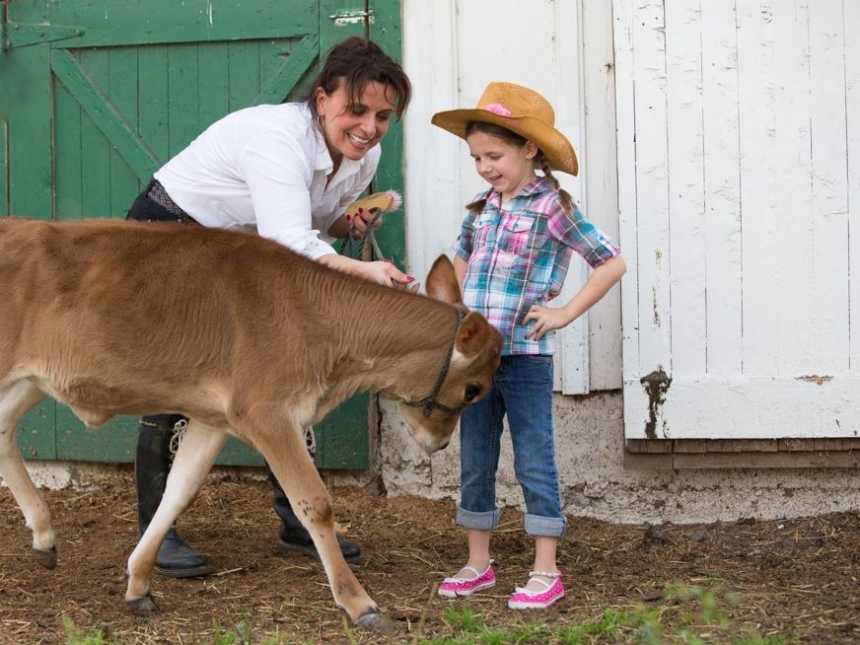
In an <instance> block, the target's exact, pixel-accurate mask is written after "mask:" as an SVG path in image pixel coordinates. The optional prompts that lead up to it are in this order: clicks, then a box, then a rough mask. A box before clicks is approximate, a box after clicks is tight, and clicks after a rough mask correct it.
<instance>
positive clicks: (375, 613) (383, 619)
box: [355, 608, 397, 634]
mask: <svg viewBox="0 0 860 645" xmlns="http://www.w3.org/2000/svg"><path fill="white" fill-rule="evenodd" d="M355 624H356V626H358V627H361V628H362V629H367V630H370V631H374V632H379V633H382V634H391V633H392V632H395V631H396V630H397V627H396V626H395V624H394V622H393V621H392V620H391V619H390V618H388V616H386V615H385V614H383V613H382V612H381V611H379V610H378V609H376V608H373V609H368V610H367V611H366V612H364V613H363V614H362V615H361V616H359V617H358V618H357V619H356V621H355Z"/></svg>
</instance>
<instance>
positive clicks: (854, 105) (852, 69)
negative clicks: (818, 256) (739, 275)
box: [842, 2, 860, 375]
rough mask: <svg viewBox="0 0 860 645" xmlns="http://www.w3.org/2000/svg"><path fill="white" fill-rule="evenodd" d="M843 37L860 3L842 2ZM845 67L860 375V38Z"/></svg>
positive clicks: (848, 42) (854, 369)
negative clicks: (843, 11) (859, 223)
mask: <svg viewBox="0 0 860 645" xmlns="http://www.w3.org/2000/svg"><path fill="white" fill-rule="evenodd" d="M843 6H844V10H845V14H844V24H843V34H856V33H860V3H856V2H845V3H843ZM843 48H844V49H843V52H842V59H843V61H844V65H845V119H846V130H847V132H846V142H847V145H846V147H847V154H846V157H845V166H846V167H845V173H846V175H847V176H848V217H847V224H846V226H845V231H846V238H847V239H848V280H849V299H850V303H851V304H850V310H849V329H850V335H849V339H848V343H849V349H848V352H847V354H848V365H849V370H850V373H851V374H852V375H858V374H860V226H858V225H857V222H858V221H860V39H858V38H845V39H844V40H843Z"/></svg>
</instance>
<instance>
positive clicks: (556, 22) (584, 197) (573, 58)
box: [508, 2, 592, 394]
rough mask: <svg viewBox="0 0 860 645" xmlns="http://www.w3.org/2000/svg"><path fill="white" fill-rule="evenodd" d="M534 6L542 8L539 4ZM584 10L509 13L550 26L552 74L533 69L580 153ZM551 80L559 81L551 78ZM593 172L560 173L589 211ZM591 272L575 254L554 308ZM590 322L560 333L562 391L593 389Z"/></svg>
mask: <svg viewBox="0 0 860 645" xmlns="http://www.w3.org/2000/svg"><path fill="white" fill-rule="evenodd" d="M534 4H535V5H536V9H538V8H539V5H538V3H534ZM582 10H583V7H582V3H581V2H562V3H549V5H548V6H545V7H543V8H542V11H540V12H538V11H535V13H534V15H533V16H523V12H522V10H521V9H520V10H518V9H517V8H516V7H515V8H513V9H512V11H511V13H510V14H508V15H510V16H514V15H516V16H517V19H516V20H511V23H512V24H516V23H518V22H519V20H520V19H522V18H524V17H525V18H530V19H531V20H532V21H533V24H535V25H537V24H547V25H548V27H547V31H548V36H549V38H547V41H548V43H549V45H550V46H549V47H547V48H546V50H545V51H537V52H535V53H536V54H537V55H538V56H539V57H540V58H546V59H547V61H548V63H549V64H548V65H547V72H548V73H549V75H550V76H549V78H547V77H546V76H544V75H543V74H538V73H537V72H536V71H535V72H533V76H535V77H536V78H537V79H539V80H540V84H539V86H538V89H540V90H542V93H544V96H546V97H547V99H548V100H549V102H550V103H551V104H552V106H553V108H554V110H555V121H556V128H558V130H559V131H560V132H563V133H564V134H565V136H567V138H568V139H570V141H571V143H572V144H573V146H574V149H576V150H577V151H578V153H579V154H580V155H582V154H584V153H585V152H586V151H587V150H588V149H590V147H591V146H590V144H589V142H588V141H587V140H586V139H585V131H584V123H585V101H584V100H582V94H583V83H584V70H583V65H584V60H583V58H582V39H583V26H582V15H581V14H582ZM544 12H545V13H544ZM544 21H545V22H544ZM562 25H564V29H565V30H569V33H570V37H564V36H563V35H562V34H561V33H559V30H560V29H561V26H562ZM550 78H551V79H553V80H554V81H555V82H548V81H549V80H550ZM524 84H525V85H531V83H530V82H529V81H524ZM589 172H590V171H589V169H588V167H586V166H584V165H583V166H581V167H580V175H579V179H578V180H576V179H574V178H573V177H571V176H570V175H568V174H567V173H560V172H559V173H556V177H557V179H558V180H559V183H560V184H561V186H562V188H564V189H565V190H566V191H567V192H568V193H570V194H571V195H572V196H573V197H574V199H575V200H577V201H578V203H580V204H582V205H583V209H584V212H585V213H586V215H588V214H589V213H590V212H591V210H592V206H591V202H590V195H589V193H588V192H587V188H588V183H587V182H586V181H583V180H584V179H585V178H586V177H587V176H588V173H589ZM590 272H591V271H590V269H589V267H588V265H587V264H586V263H585V262H584V261H583V260H582V258H580V257H576V256H575V257H573V258H571V261H570V267H569V269H568V274H567V278H566V279H565V281H564V287H563V288H562V291H561V294H559V297H558V298H557V299H556V301H555V302H553V303H552V304H551V306H554V307H560V306H562V305H564V304H566V303H567V302H569V301H570V300H571V299H572V298H573V297H574V296H575V295H576V293H577V292H578V291H579V290H580V289H581V288H582V285H583V284H585V282H586V280H588V277H589V275H590ZM589 320H590V312H586V313H585V314H584V315H582V316H580V317H579V318H577V319H576V320H574V321H573V322H572V323H571V324H569V325H568V326H567V327H565V328H563V329H561V330H559V331H558V332H556V348H557V354H558V363H559V368H558V372H559V375H560V377H561V392H562V394H588V392H589V384H590V382H591V366H590V364H589V358H590V355H589V352H588V338H589V335H590V334H589Z"/></svg>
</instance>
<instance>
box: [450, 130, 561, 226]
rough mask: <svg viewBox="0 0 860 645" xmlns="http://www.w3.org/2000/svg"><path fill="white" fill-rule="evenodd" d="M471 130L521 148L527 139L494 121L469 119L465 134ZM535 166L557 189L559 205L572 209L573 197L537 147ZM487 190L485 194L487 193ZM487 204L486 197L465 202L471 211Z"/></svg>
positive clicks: (482, 208) (475, 211)
mask: <svg viewBox="0 0 860 645" xmlns="http://www.w3.org/2000/svg"><path fill="white" fill-rule="evenodd" d="M473 132H483V133H484V134H489V135H490V136H491V137H496V138H498V139H501V140H502V141H505V142H507V143H509V144H511V145H512V146H517V147H519V148H522V147H523V146H524V145H526V143H527V142H528V139H526V138H525V137H522V136H520V135H518V134H517V133H516V132H511V131H510V130H508V129H507V128H503V127H502V126H500V125H496V124H495V123H484V122H483V121H469V122H468V123H467V124H466V136H467V137H468V136H469V135H470V134H472V133H473ZM535 167H536V168H540V170H541V172H543V176H544V177H546V178H547V179H548V180H549V183H550V184H552V187H553V188H555V189H556V190H557V191H558V194H559V197H560V198H561V205H562V206H563V207H564V209H565V210H566V211H570V210H572V209H573V198H572V197H571V196H570V194H569V193H568V192H567V191H566V190H564V189H563V188H562V187H561V185H560V184H559V183H558V179H556V178H555V175H553V174H552V169H551V168H550V167H549V163H547V160H546V158H545V157H544V156H543V151H542V150H541V149H540V148H538V154H537V157H535ZM489 194H490V193H489V191H488V192H487V195H489ZM486 204H487V198H486V197H484V198H482V199H479V200H477V201H474V202H472V203H471V204H466V208H467V209H468V210H470V211H471V212H473V213H480V212H481V211H482V210H484V206H485V205H486Z"/></svg>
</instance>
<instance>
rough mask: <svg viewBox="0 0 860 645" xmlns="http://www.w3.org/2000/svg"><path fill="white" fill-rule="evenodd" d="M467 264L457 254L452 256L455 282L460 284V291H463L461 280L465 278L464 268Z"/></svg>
mask: <svg viewBox="0 0 860 645" xmlns="http://www.w3.org/2000/svg"><path fill="white" fill-rule="evenodd" d="M468 266H469V265H468V264H466V261H465V260H464V259H463V258H461V257H460V256H459V255H455V256H454V273H455V274H456V275H457V284H459V285H460V293H462V292H463V280H465V279H466V268H467V267H468Z"/></svg>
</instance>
